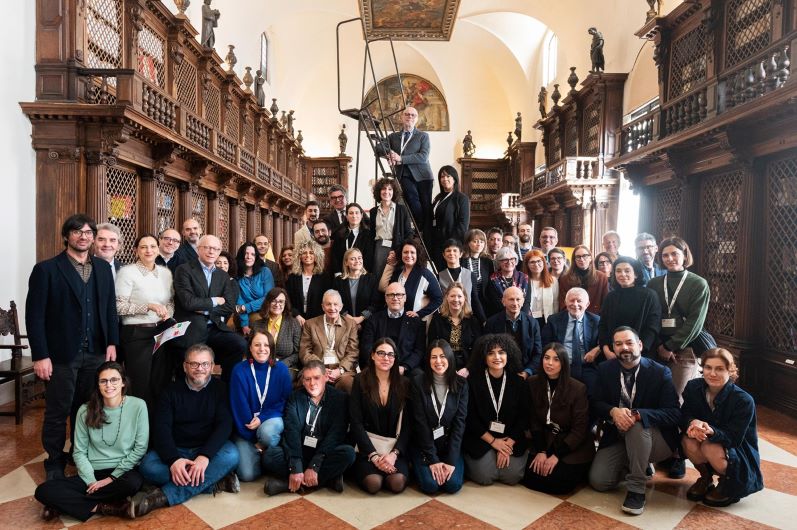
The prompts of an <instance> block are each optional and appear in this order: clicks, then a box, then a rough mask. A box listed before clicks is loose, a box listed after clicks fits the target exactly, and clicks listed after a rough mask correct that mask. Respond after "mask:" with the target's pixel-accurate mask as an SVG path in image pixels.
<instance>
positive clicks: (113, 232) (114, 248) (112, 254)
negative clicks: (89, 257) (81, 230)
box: [94, 223, 122, 280]
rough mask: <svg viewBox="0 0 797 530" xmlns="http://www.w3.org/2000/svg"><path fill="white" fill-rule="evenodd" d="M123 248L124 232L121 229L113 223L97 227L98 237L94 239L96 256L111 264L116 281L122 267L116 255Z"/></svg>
mask: <svg viewBox="0 0 797 530" xmlns="http://www.w3.org/2000/svg"><path fill="white" fill-rule="evenodd" d="M121 246H122V231H121V230H119V227H118V226H116V225H115V224H111V223H102V224H99V225H97V236H96V237H95V238H94V256H95V257H97V258H100V259H104V260H105V261H107V262H108V263H110V264H111V273H112V274H113V279H114V280H116V272H117V271H118V270H119V268H120V267H121V266H122V264H121V263H120V262H119V260H118V259H116V253H117V252H119V247H121Z"/></svg>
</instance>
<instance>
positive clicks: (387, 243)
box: [382, 239, 393, 248]
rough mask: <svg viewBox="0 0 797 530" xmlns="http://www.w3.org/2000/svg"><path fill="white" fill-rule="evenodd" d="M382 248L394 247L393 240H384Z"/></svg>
mask: <svg viewBox="0 0 797 530" xmlns="http://www.w3.org/2000/svg"><path fill="white" fill-rule="evenodd" d="M382 246H383V247H387V248H391V247H392V246H393V240H392V239H383V240H382Z"/></svg>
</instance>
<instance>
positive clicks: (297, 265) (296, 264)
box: [291, 240, 324, 274]
mask: <svg viewBox="0 0 797 530" xmlns="http://www.w3.org/2000/svg"><path fill="white" fill-rule="evenodd" d="M303 250H309V251H310V252H312V253H313V255H315V264H314V265H313V274H321V273H323V272H324V249H323V248H321V245H319V244H318V243H316V242H315V241H312V240H308V241H304V242H302V243H301V244H300V245H299V246H298V247H296V251H295V256H294V257H293V267H291V274H302V271H303V268H302V251H303Z"/></svg>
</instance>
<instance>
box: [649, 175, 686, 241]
mask: <svg viewBox="0 0 797 530" xmlns="http://www.w3.org/2000/svg"><path fill="white" fill-rule="evenodd" d="M655 222H656V228H655V230H656V232H655V233H654V234H653V235H655V236H657V237H658V238H659V241H661V240H662V239H665V238H668V237H670V236H676V235H679V233H680V228H681V187H680V186H678V185H677V184H676V185H675V186H670V187H669V188H666V189H663V190H660V191H658V193H657V194H656V221H655Z"/></svg>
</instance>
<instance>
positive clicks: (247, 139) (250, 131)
mask: <svg viewBox="0 0 797 530" xmlns="http://www.w3.org/2000/svg"><path fill="white" fill-rule="evenodd" d="M243 129H244V130H243V133H244V147H245V148H246V149H249V150H250V151H254V150H255V123H254V121H253V120H252V119H251V118H250V119H248V120H246V123H244V127H243Z"/></svg>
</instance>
